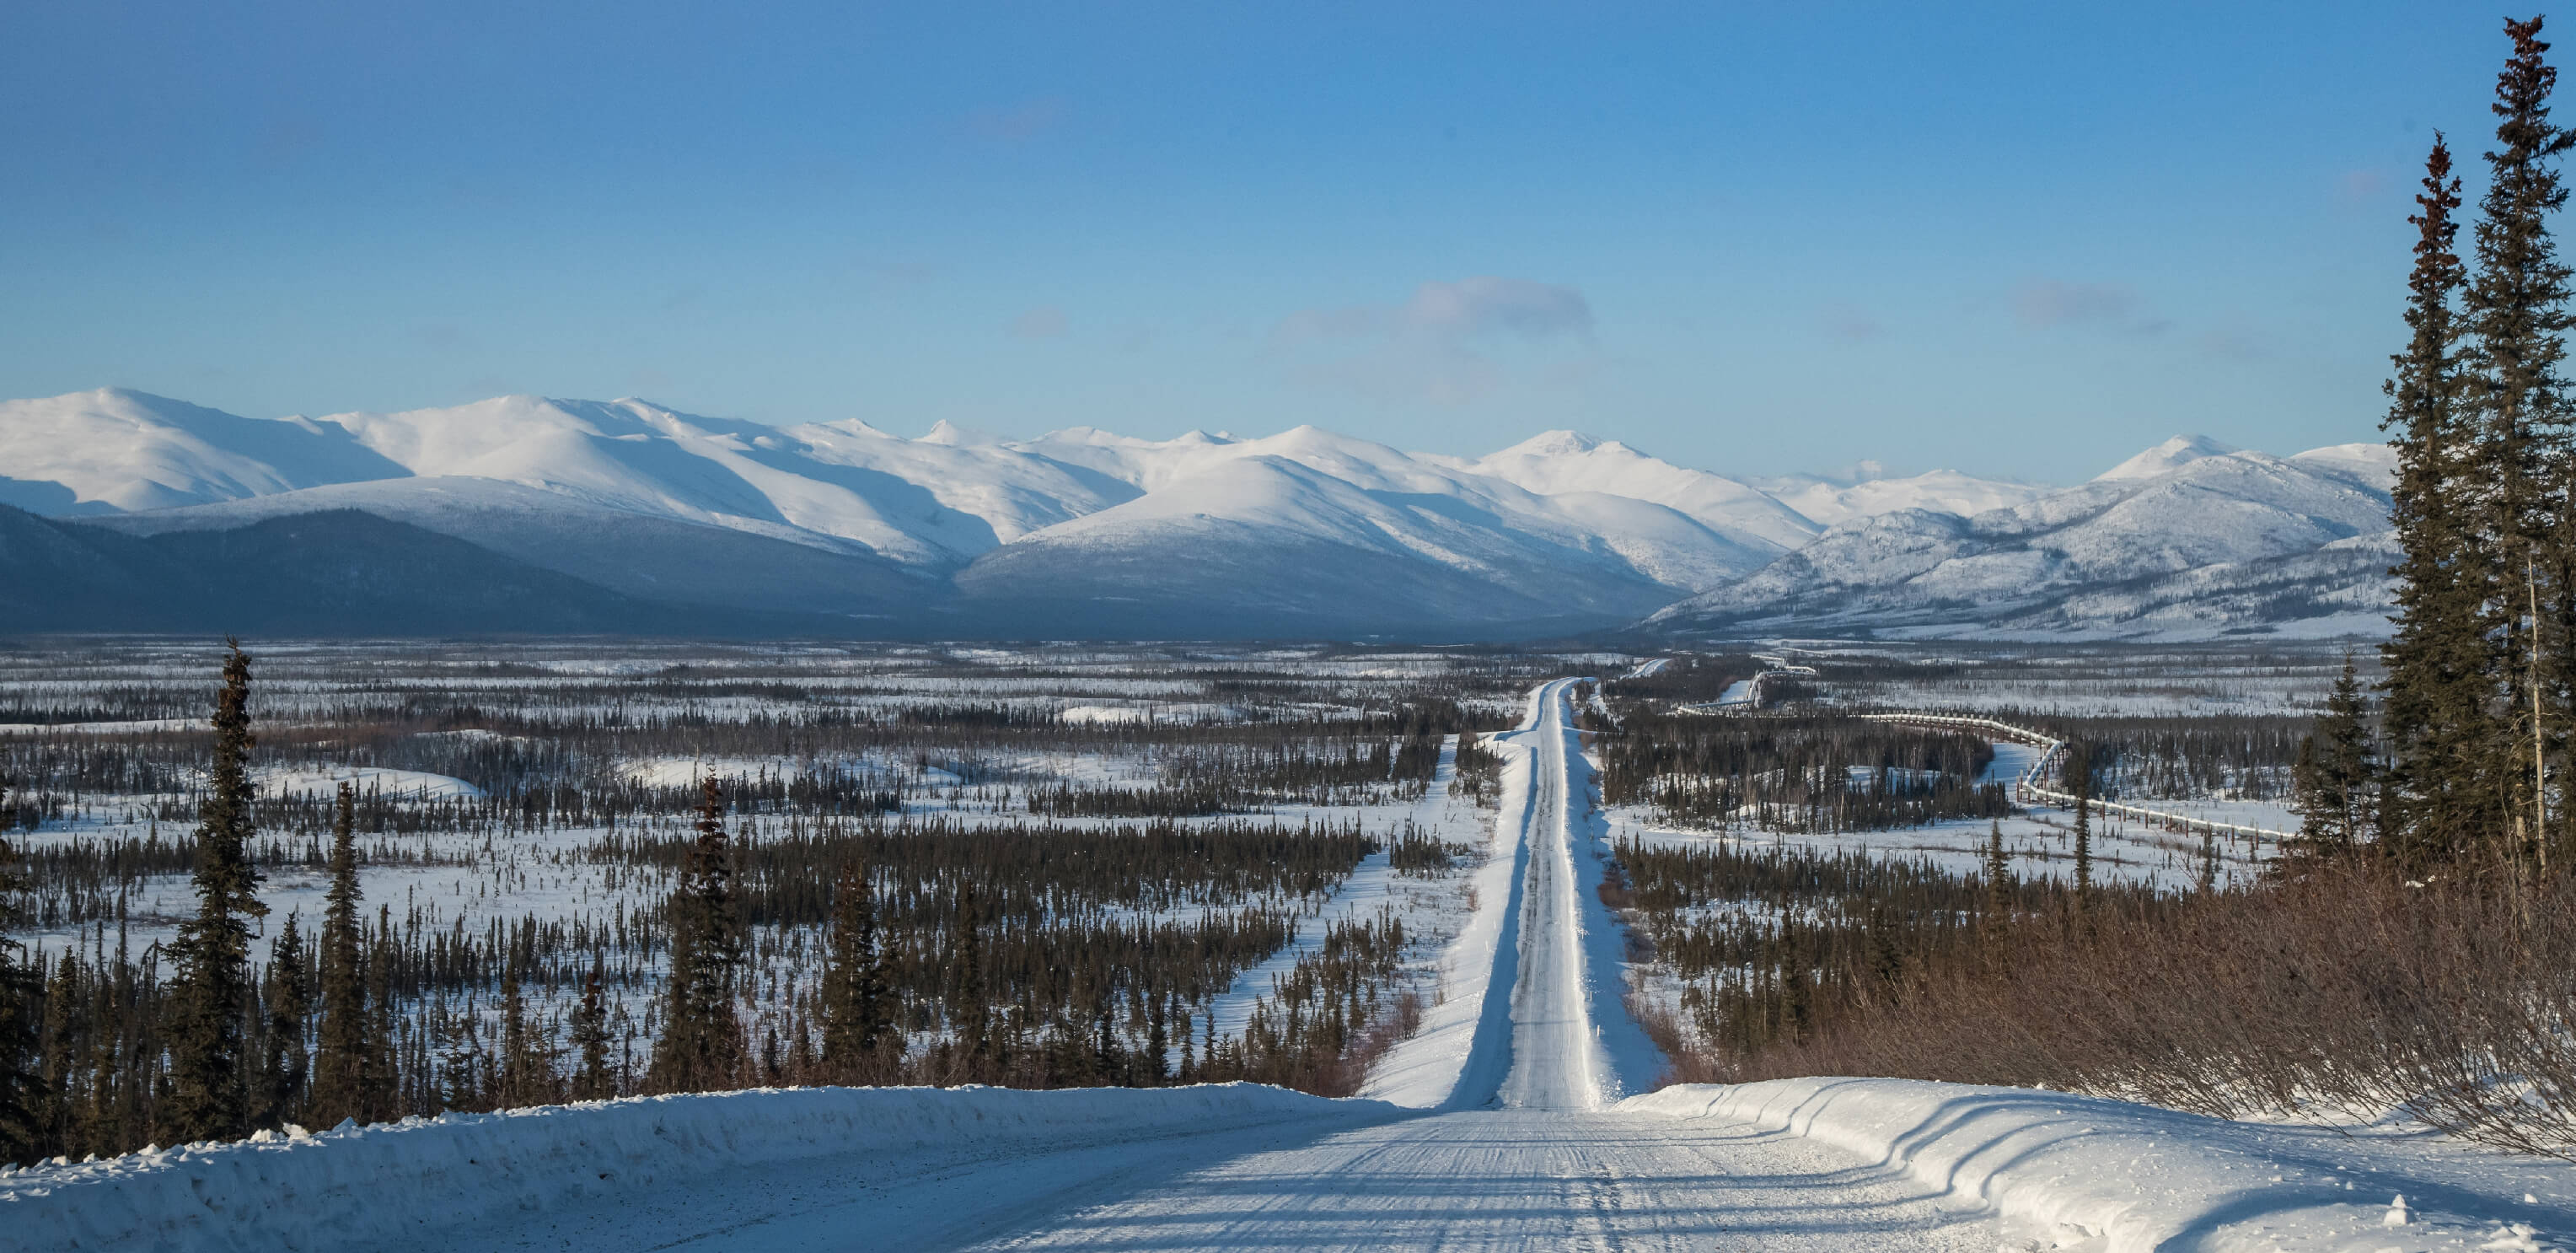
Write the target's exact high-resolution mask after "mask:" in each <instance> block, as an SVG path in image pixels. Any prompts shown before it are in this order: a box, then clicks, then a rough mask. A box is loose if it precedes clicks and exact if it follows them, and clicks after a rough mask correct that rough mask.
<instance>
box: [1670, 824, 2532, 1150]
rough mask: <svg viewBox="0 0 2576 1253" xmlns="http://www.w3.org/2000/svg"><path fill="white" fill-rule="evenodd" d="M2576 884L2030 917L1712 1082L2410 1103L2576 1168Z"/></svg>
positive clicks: (2337, 868) (2391, 887) (2276, 1106)
mask: <svg viewBox="0 0 2576 1253" xmlns="http://www.w3.org/2000/svg"><path fill="white" fill-rule="evenodd" d="M2571 891H2576V883H2571V882H2565V881H2562V882H2558V883H2552V884H2548V885H2545V886H2543V887H2541V888H2537V889H2534V888H2526V887H2520V886H2514V885H2510V884H2509V883H2507V882H2506V881H2505V880H2504V878H2503V877H2502V876H2470V877H2462V878H2459V879H2454V880H2437V881H2435V882H2432V883H2427V884H2416V883H2409V882H2406V881H2403V880H2401V879H2398V878H2396V877H2395V876H2394V875H2392V874H2390V873H2388V872H2386V871H2385V870H2384V869H2382V868H2380V867H2378V866H2376V865H2370V864H2356V863H2325V864H2309V865H2306V866H2303V867H2301V868H2300V871H2299V873H2298V874H2297V875H2296V876H2295V877H2293V878H2289V879H2287V880H2285V881H2281V882H2276V883H2273V884H2269V885H2266V886H2264V887H2262V888H2259V889H2256V890H2252V891H2247V892H2233V893H2224V894H2215V895H2211V896H2208V897H2205V898H2201V899H2198V900H2194V901H2189V902H2185V903H2180V904H2179V905H2174V904H2168V905H2166V906H2163V907H2159V908H2152V909H2149V908H2134V907H2133V908H2116V907H2115V908H2111V909H2106V910H2102V911H2099V912H2098V913H2097V915H2096V916H2095V918H2094V924H2095V925H2094V926H2093V927H2092V928H2091V931H2090V935H2089V937H2087V935H2086V932H2085V930H2084V929H2083V928H2076V927H2069V926H2064V925H2061V920H2059V919H2055V918H2048V917H2041V918H2037V919H2030V918H2025V919H2023V920H2021V921H2020V922H2018V923H2017V924H2016V925H2014V926H2011V927H2009V928H2007V929H2006V930H2005V931H2004V935H2005V937H2006V938H2005V939H2003V940H2002V941H2001V942H2000V943H1999V945H1998V946H1997V947H1996V951H1990V952H1987V953H1984V954H1982V955H1981V957H1980V958H1979V959H1977V960H1971V961H1956V962H1950V963H1944V964H1943V965H1942V966H1941V967H1940V968H1938V969H1934V970H1931V971H1928V972H1926V973H1924V974H1923V976H1922V977H1921V981H1920V983H1919V985H1918V987H1917V989H1916V990H1915V991H1914V993H1913V994H1911V995H1908V996H1905V997H1903V998H1902V999H1885V1000H1876V1001H1859V1002H1853V1003H1850V1004H1848V1005H1846V1006H1843V1007H1842V1008H1841V1009H1840V1011H1839V1012H1836V1013H1834V1014H1832V1015H1830V1016H1828V1017H1826V1018H1824V1019H1823V1020H1822V1021H1820V1022H1819V1023H1818V1024H1817V1026H1816V1029H1815V1030H1813V1031H1810V1032H1807V1033H1804V1034H1803V1035H1800V1036H1797V1037H1795V1038H1783V1039H1781V1040H1778V1041H1776V1042H1774V1043H1773V1044H1771V1045H1770V1046H1769V1047H1765V1048H1761V1049H1759V1050H1756V1051H1753V1052H1751V1053H1749V1054H1747V1055H1743V1056H1735V1057H1725V1056H1718V1057H1710V1058H1708V1059H1707V1061H1708V1063H1709V1066H1708V1069H1709V1070H1711V1071H1712V1072H1714V1073H1716V1074H1718V1075H1721V1076H1723V1077H1724V1078H1726V1079H1729V1080H1753V1079H1767V1078H1783V1077H1789V1076H1799V1075H1817V1074H1870V1075H1893V1076H1900V1077H1909V1078H1921V1079H1939V1080H1948V1081H1953V1082H1962V1083H1984V1084H2009V1085H2019V1086H2029V1085H2046V1086H2049V1087H2056V1088H2063V1089H2067V1090H2072V1091H2083V1092H2093V1093H2098V1094H2102V1095H2109V1096H2118V1097H2123V1098H2127V1099H2133V1100H2142V1101H2148V1102H2152V1103H2155V1104H2159V1105H2166V1106H2170V1107H2173V1108H2177V1109H2184V1110H2190V1111H2194V1112H2198V1113H2204V1114H2210V1115H2214V1116H2218V1117H2240V1116H2243V1115H2246V1114H2252V1113H2283V1112H2287V1113H2294V1114H2298V1115H2301V1116H2305V1117H2308V1118H2312V1119H2315V1120H2318V1121H2323V1122H2328V1123H2332V1122H2337V1121H2348V1120H2350V1119H2352V1118H2355V1117H2369V1116H2373V1115H2376V1114H2377V1113H2380V1112H2383V1111H2396V1112H2402V1113H2404V1114H2407V1115H2411V1116H2413V1117H2415V1118H2417V1119H2420V1120H2422V1121H2423V1122H2425V1123H2427V1124H2429V1125H2431V1126H2435V1127H2438V1128H2441V1129H2443V1130H2446V1131H2450V1132H2452V1133H2454V1134H2457V1135H2460V1136H2462V1137H2465V1138H2467V1139H2471V1140H2475V1141H2478V1142H2481V1143H2485V1144H2489V1145H2493V1146H2496V1147H2499V1148H2504V1149H2509V1150H2514V1151H2518V1152H2526V1153H2538V1154H2546V1155H2550V1156H2556V1157H2562V1158H2569V1159H2571V1160H2576V1040H2571V1038H2570V1028H2571V1010H2576V915H2571V913H2570V911H2569V910H2568V909H2567V904H2568V901H2569V894H2570V892H2571Z"/></svg>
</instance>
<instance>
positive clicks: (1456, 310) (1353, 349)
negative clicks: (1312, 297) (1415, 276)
mask: <svg viewBox="0 0 2576 1253" xmlns="http://www.w3.org/2000/svg"><path fill="white" fill-rule="evenodd" d="M1592 327H1593V322H1592V303H1591V301H1589V300H1588V299H1586V298H1585V297H1584V295H1583V293H1582V292H1580V291H1578V290H1576V289H1574V288H1572V287H1568V286H1564V285H1562V284H1557V283H1542V282H1536V281H1533V280H1530V279H1519V278H1504V277H1500V276H1496V275H1479V276H1475V277H1471V278H1462V279H1451V280H1440V281H1434V282H1428V283H1424V284H1422V285H1421V286H1419V287H1417V288H1415V289H1414V290H1413V294H1412V295H1411V296H1409V297H1407V298H1406V299H1405V300H1404V301H1403V302H1401V303H1399V304H1393V305H1342V306H1336V307H1330V308H1316V309H1300V310H1297V311H1296V312H1294V313H1291V314H1289V315H1287V316H1286V317H1283V318H1281V319H1280V320H1279V321H1278V322H1277V323H1276V324H1275V325H1273V326H1272V328H1271V331H1270V339H1269V346H1270V350H1271V352H1272V353H1273V354H1274V355H1276V356H1278V357H1281V358H1283V359H1284V360H1285V364H1286V367H1287V369H1288V372H1289V374H1290V376H1291V377H1294V378H1296V379H1299V380H1300V381H1303V382H1306V383H1309V384H1314V385H1318V386H1323V387H1327V388H1330V389H1332V390H1337V391H1348V392H1354V393H1357V394H1360V395H1364V396H1369V397H1372V398H1376V399H1383V400H1398V401H1417V402H1428V403H1431V404H1435V405H1442V406H1456V405H1464V404H1470V403H1473V402H1474V401H1476V400H1479V399H1482V398H1484V397H1486V396H1489V395H1492V394H1494V393H1496V392H1498V391H1502V390H1505V389H1508V388H1512V387H1531V386H1550V387H1561V386H1564V385H1566V384H1567V382H1568V381H1569V380H1577V379H1581V378H1588V377H1589V376H1590V371H1589V370H1588V369H1586V370H1577V371H1574V372H1572V373H1569V372H1568V371H1567V369H1566V368H1565V364H1566V363H1565V362H1564V361H1563V360H1561V359H1558V360H1554V361H1547V360H1542V361H1537V362H1533V363H1530V368H1528V369H1522V370H1516V369H1513V368H1511V367H1510V366H1508V365H1507V364H1506V363H1505V362H1504V361H1502V360H1500V359H1499V356H1500V355H1502V354H1520V355H1526V354H1528V353H1532V352H1544V351H1546V346H1547V345H1549V344H1551V343H1560V342H1572V343H1576V344H1588V343H1589V342H1590V341H1591V338H1592Z"/></svg>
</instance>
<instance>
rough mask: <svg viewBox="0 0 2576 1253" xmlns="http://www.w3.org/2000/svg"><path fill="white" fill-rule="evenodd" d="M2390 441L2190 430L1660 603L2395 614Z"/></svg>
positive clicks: (1705, 625)
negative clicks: (2305, 442) (2010, 499)
mask: <svg viewBox="0 0 2576 1253" xmlns="http://www.w3.org/2000/svg"><path fill="white" fill-rule="evenodd" d="M2394 472H2395V462H2394V459H2393V456H2392V454H2391V453H2390V450H2389V449H2388V447H2387V446H2386V445H2383V444H2344V445H2337V446H2335V447H2331V448H2320V449H2317V450H2315V451H2312V452H2306V453H2301V454H2299V455H2297V456H2295V457H2274V456H2270V455H2268V454H2265V453H2259V452H2247V451H2239V450H2234V449H2229V448H2227V447H2226V446H2225V445H2222V444H2219V443H2217V442H2216V441H2213V440H2209V439H2206V438H2202V437H2197V436H2190V437H2181V438H2177V439H2173V440H2169V441H2167V442H2165V443H2163V444H2160V445H2158V446H2157V447H2155V448H2151V449H2149V450H2147V451H2146V452H2143V453H2140V454H2139V455H2138V456H2135V457H2132V458H2130V459H2129V460H2127V461H2124V462H2122V463H2121V464H2120V465H2119V466H2117V467H2114V468H2113V469H2112V470H2111V471H2110V472H2108V473H2106V474H2103V475H2102V476H2100V477H2098V478H2096V479H2094V480H2093V481H2091V482H2089V483H2085V484H2082V485H2080V486H2077V487H2072V488H2067V489H2065V490H2063V491H2056V492H2050V493H2047V494H2045V495H2040V496H2036V497H2034V498H2032V499H2029V500H2027V501H2024V502H2022V503H2020V504H2017V505H2014V506H2011V507H2008V508H2000V509H1990V510H1986V511H1983V512H1979V513H1976V514H1973V515H1965V516H1963V515H1962V514H1959V513H1950V512H1940V511H1936V510H1931V509H1920V508H1909V509H1899V510H1895V511H1892V512H1888V513H1883V514H1879V515H1876V516H1869V517H1862V518H1857V519H1854V520H1851V521H1847V522H1843V523H1840V524H1838V525H1836V526H1834V527H1833V528H1831V529H1830V530H1828V531H1826V532H1825V533H1824V534H1823V535H1822V536H1820V537H1818V538H1817V540H1816V541H1815V542H1814V543H1812V544H1809V545H1808V546H1806V547H1805V548H1803V549H1800V550H1799V551H1797V552H1795V553H1792V554H1790V555H1788V556H1786V557H1783V558H1781V559H1780V560H1778V561H1776V562H1773V563H1772V564H1771V565H1769V566H1767V567H1765V568H1763V569H1762V570H1760V571H1758V572H1756V573H1754V574H1752V575H1750V576H1748V577H1746V578H1743V579H1740V580H1736V581H1734V582H1731V583H1728V584H1726V585H1724V586H1721V587H1717V588H1713V589H1711V590H1709V591H1707V592H1704V593H1702V594H1700V595H1698V596H1695V597H1692V598H1691V599H1689V600H1686V601H1683V602H1681V603H1679V604H1676V605H1673V606H1671V607H1670V608H1667V609H1665V610H1663V611H1661V612H1659V613H1657V614H1655V615H1654V616H1653V617H1652V618H1651V619H1650V621H1649V625H1650V626H1652V627H1654V628H1658V629H1662V630H1668V631H1715V632H1720V633H1727V632H1742V631H1748V630H1761V629H1765V628H1767V627H1772V626H1786V625H1790V624H1795V625H1797V626H1798V627H1800V628H1801V629H1808V630H1815V629H1844V630H1867V631H1872V632H1881V633H1898V634H1913V635H1957V634H2000V635H2034V634H2048V635H2059V634H2074V635H2141V636H2145V635H2153V636H2167V637H2188V636H2203V635H2216V634H2225V633H2234V632H2244V631H2273V630H2295V631H2299V632H2302V633H2309V634H2347V633H2362V634H2368V633H2374V632H2376V631H2379V630H2383V629H2384V628H2385V621H2384V618H2383V617H2382V615H2384V612H2385V606H2386V603H2387V600H2386V581H2387V567H2388V565H2389V544H2390V539H2389V530H2388V492H2389V487H2390V485H2391V482H2392V480H2393V476H2394Z"/></svg>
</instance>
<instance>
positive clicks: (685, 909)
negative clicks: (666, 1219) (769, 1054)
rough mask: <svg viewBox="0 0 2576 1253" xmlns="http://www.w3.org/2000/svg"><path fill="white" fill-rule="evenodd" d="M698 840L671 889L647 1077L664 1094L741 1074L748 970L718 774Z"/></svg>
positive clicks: (702, 807) (705, 788) (707, 791)
mask: <svg viewBox="0 0 2576 1253" xmlns="http://www.w3.org/2000/svg"><path fill="white" fill-rule="evenodd" d="M699 798H700V799H699V805H698V838H697V839H696V840H695V841H693V842H691V843H690V845H689V851H688V853H687V855H686V856H685V857H684V858H683V859H682V861H681V865H680V882H679V885H678V886H677V887H676V888H675V889H674V890H673V891H672V893H671V904H670V910H669V913H670V925H671V985H670V990H669V992H668V994H667V996H666V998H665V1003H664V1009H663V1022H662V1038H661V1039H660V1040H658V1041H655V1042H654V1045H653V1060H652V1064H651V1067H650V1069H649V1070H648V1071H647V1072H646V1080H647V1082H648V1083H650V1084H651V1086H652V1088H653V1090H654V1091H657V1092H703V1091H707V1090H710V1089H714V1088H722V1087H726V1086H729V1085H731V1084H733V1083H735V1082H737V1081H738V1080H739V1078H740V1076H741V1073H742V1064H743V1055H744V1046H745V1043H746V1037H745V1036H744V1034H743V1028H742V1019H741V1018H740V1017H739V1016H738V1015H736V1014H735V1013H734V1005H733V999H734V990H735V987H736V985H737V981H738V979H739V977H740V975H741V972H742V964H743V943H742V919H741V916H740V914H739V913H738V912H737V909H736V906H735V902H734V896H733V849H732V842H731V837H730V836H728V835H727V834H726V832H725V826H724V793H723V790H722V788H721V786H720V785H719V784H718V783H717V782H716V779H715V776H713V775H709V776H707V777H706V778H705V779H704V780H703V781H701V783H700V784H699Z"/></svg>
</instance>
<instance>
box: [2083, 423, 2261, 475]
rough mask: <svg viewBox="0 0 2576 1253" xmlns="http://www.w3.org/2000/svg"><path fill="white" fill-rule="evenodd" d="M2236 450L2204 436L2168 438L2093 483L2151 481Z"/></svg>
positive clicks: (2113, 468) (2107, 472) (2104, 472)
mask: <svg viewBox="0 0 2576 1253" xmlns="http://www.w3.org/2000/svg"><path fill="white" fill-rule="evenodd" d="M2234 451H2236V448H2235V446H2234V445H2232V444H2222V443H2219V442H2218V441H2217V440H2214V439H2211V438H2210V437H2208V436H2206V435H2176V436H2174V437H2173V438H2172V439H2169V440H2166V441H2165V442H2163V443H2161V444H2158V445H2156V446H2155V447H2153V448H2150V449H2148V450H2146V451H2145V452H2142V453H2139V454H2138V455H2137V456H2134V457H2131V458H2129V459H2128V460H2126V461H2123V462H2121V463H2120V464H2118V465H2115V466H2113V467H2111V468H2110V469H2108V470H2105V471H2103V472H2102V473H2101V474H2099V475H2096V476H2095V477H2094V479H2093V481H2094V482H2096V483H2123V482H2128V481H2131V480H2135V479H2151V478H2154V477H2156V476H2157V475H2159V474H2164V473H2168V472H2170V471H2173V470H2177V469H2180V468H2182V467H2183V466H2186V465H2189V464H2191V463H2192V462H2195V461H2198V460H2200V459H2201V458H2203V457H2224V456H2226V455H2227V454H2229V453H2232V452H2234Z"/></svg>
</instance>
